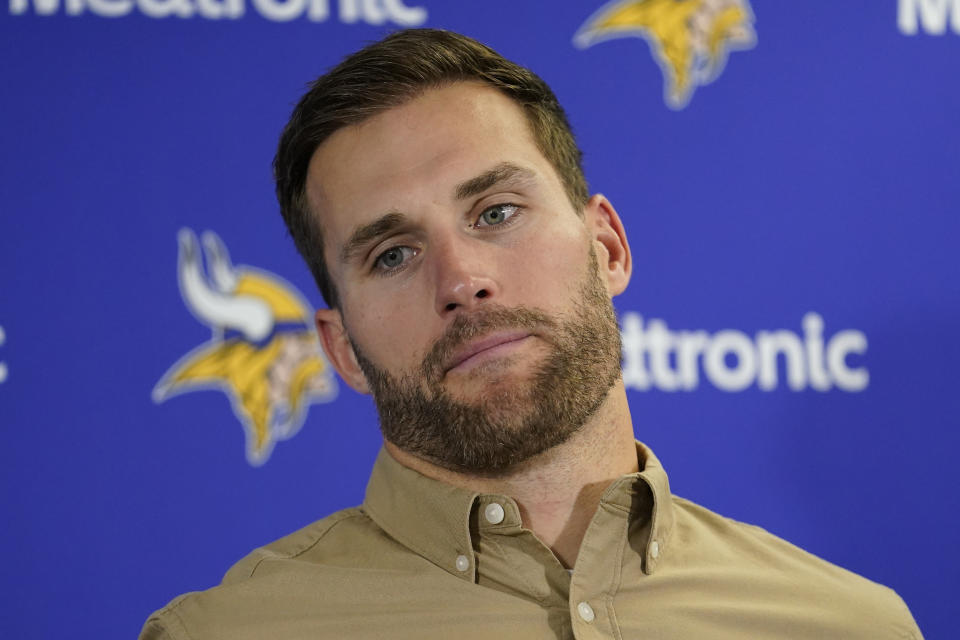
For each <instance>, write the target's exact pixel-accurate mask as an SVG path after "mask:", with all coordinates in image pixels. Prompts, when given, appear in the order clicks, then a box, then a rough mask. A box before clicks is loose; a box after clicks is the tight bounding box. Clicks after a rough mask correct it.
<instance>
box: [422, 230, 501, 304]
mask: <svg viewBox="0 0 960 640" xmlns="http://www.w3.org/2000/svg"><path fill="white" fill-rule="evenodd" d="M433 253H434V255H433V258H434V261H435V265H434V268H435V270H436V280H435V281H436V285H437V291H436V310H437V314H439V315H440V316H448V315H450V314H453V313H456V312H457V311H458V310H459V311H464V310H471V309H475V308H477V306H478V305H480V304H481V303H483V302H484V301H487V300H491V299H494V298H496V297H497V296H498V295H499V292H500V289H499V287H498V285H497V282H496V280H495V278H494V277H493V269H494V265H493V262H492V261H491V260H484V259H483V256H481V255H478V254H477V252H476V250H475V248H470V247H467V246H465V245H464V244H461V243H450V244H446V246H442V247H441V246H434V252H433Z"/></svg>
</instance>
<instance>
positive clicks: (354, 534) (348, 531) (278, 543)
mask: <svg viewBox="0 0 960 640" xmlns="http://www.w3.org/2000/svg"><path fill="white" fill-rule="evenodd" d="M379 534H380V529H379V527H377V526H376V525H375V524H374V523H373V522H372V521H371V520H370V517H369V516H368V515H367V514H366V513H364V511H363V509H361V508H360V507H351V508H349V509H343V510H341V511H336V512H334V513H331V514H330V515H328V516H327V517H325V518H322V519H320V520H317V521H316V522H313V523H311V524H308V525H307V526H305V527H303V528H302V529H298V530H296V531H294V532H293V533H289V534H287V535H285V536H283V537H282V538H279V539H277V540H274V541H273V542H271V543H269V544H266V545H264V546H262V547H258V548H256V549H254V550H253V551H251V552H250V553H248V554H247V555H246V556H244V557H243V558H241V559H240V560H239V561H238V562H237V563H236V564H234V565H233V566H232V567H230V569H229V570H228V571H227V573H226V575H224V577H223V582H222V583H221V584H223V585H229V584H234V583H237V582H240V581H242V580H246V579H248V578H251V577H253V576H254V575H255V574H256V573H257V572H258V571H261V570H263V569H264V568H265V567H264V565H269V564H271V563H283V562H286V561H296V560H297V559H303V560H305V561H310V560H320V559H321V557H318V556H323V555H324V554H325V553H326V552H329V551H331V549H330V547H337V546H339V545H338V544H337V543H338V542H340V541H341V540H343V539H345V538H350V539H352V540H353V542H354V544H356V543H362V540H364V539H365V538H370V537H372V538H376V537H378V536H379ZM358 537H359V538H358Z"/></svg>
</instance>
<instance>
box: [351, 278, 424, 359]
mask: <svg viewBox="0 0 960 640" xmlns="http://www.w3.org/2000/svg"><path fill="white" fill-rule="evenodd" d="M414 307H415V305H414V304H412V303H411V300H410V297H409V296H399V295H398V296H390V295H381V296H377V302H376V304H374V303H371V302H370V301H368V300H358V299H355V298H354V299H350V300H349V301H345V302H344V308H345V309H348V310H349V311H348V313H347V330H348V331H349V333H350V336H351V338H352V339H353V340H354V341H355V342H356V344H357V346H359V348H360V349H361V350H362V351H363V353H364V355H365V356H366V357H367V358H369V359H370V360H371V361H372V362H373V363H374V364H376V365H377V366H379V367H381V368H386V369H387V370H390V371H396V370H398V369H405V368H408V367H409V363H410V362H411V361H416V359H415V354H412V353H411V350H412V349H414V348H415V346H416V345H421V344H423V343H424V342H425V341H426V340H427V337H426V336H427V335H428V327H427V323H426V322H424V318H425V316H426V314H424V313H423V312H422V310H419V309H416V308H414Z"/></svg>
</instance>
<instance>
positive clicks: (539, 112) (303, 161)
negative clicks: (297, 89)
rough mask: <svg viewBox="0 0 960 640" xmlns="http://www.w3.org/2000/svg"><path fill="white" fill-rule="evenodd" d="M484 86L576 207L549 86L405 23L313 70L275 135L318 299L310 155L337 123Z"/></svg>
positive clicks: (568, 133) (577, 193) (327, 287)
mask: <svg viewBox="0 0 960 640" xmlns="http://www.w3.org/2000/svg"><path fill="white" fill-rule="evenodd" d="M469 80H474V81H479V82H482V83H485V84H487V85H490V86H492V87H494V88H496V89H498V90H500V91H502V92H503V93H504V94H506V95H507V96H508V97H510V98H512V99H513V100H514V101H516V102H517V104H519V105H520V106H521V107H522V108H523V111H524V114H525V115H526V118H527V122H528V123H529V125H530V129H531V131H532V133H533V138H534V140H535V141H536V144H537V147H538V148H539V150H540V152H541V153H542V154H543V155H544V157H545V158H546V159H547V160H548V161H549V162H550V163H551V164H552V165H553V167H554V169H555V170H556V171H557V174H558V175H559V176H560V180H561V181H562V183H563V185H564V189H565V190H566V193H567V197H568V198H569V199H570V202H571V203H572V204H573V206H574V209H576V210H577V211H580V210H582V208H583V206H584V204H586V202H587V199H588V197H589V194H588V191H587V182H586V179H585V178H584V176H583V169H582V166H581V157H582V153H581V151H580V149H579V148H578V147H577V143H576V140H574V137H573V131H572V130H571V128H570V123H569V122H568V121H567V116H566V114H565V113H564V111H563V108H562V107H561V106H560V103H559V102H558V101H557V97H556V96H555V95H554V94H553V91H551V89H550V87H549V86H547V83H545V82H544V81H543V80H541V79H540V78H539V77H538V76H537V75H536V74H535V73H533V72H532V71H530V70H529V69H526V68H524V67H522V66H520V65H518V64H516V63H514V62H510V61H509V60H507V59H506V58H504V57H503V56H501V55H500V54H498V53H497V52H496V51H494V50H493V49H490V48H489V47H487V46H485V45H483V44H480V43H479V42H477V41H476V40H473V39H471V38H468V37H466V36H462V35H460V34H457V33H452V32H450V31H441V30H437V29H409V30H405V31H398V32H396V33H393V34H391V35H389V36H387V37H386V38H384V39H383V40H381V41H379V42H376V43H374V44H371V45H369V46H367V47H365V48H363V49H361V50H360V51H357V52H356V53H354V54H352V55H350V56H348V57H347V58H345V59H344V60H343V62H341V63H340V64H339V65H337V66H336V67H334V68H333V69H331V70H330V71H329V72H327V73H326V74H324V75H322V76H320V77H319V78H318V79H317V80H316V81H315V82H314V83H313V84H312V85H311V86H310V90H309V91H308V92H307V93H306V94H305V95H304V96H303V98H301V99H300V102H299V103H298V104H297V106H296V108H294V110H293V114H292V115H291V116H290V121H289V122H288V123H287V126H286V127H285V128H284V130H283V134H282V135H281V136H280V145H279V147H278V149H277V155H276V157H275V158H274V159H273V174H274V179H275V180H276V183H277V199H278V200H279V201H280V212H281V213H282V214H283V219H284V222H286V224H287V229H288V230H289V231H290V235H291V236H293V241H294V243H295V244H296V246H297V250H298V251H299V252H300V255H302V256H303V258H304V260H306V262H307V266H308V267H309V268H310V271H311V272H312V273H313V277H314V279H315V280H316V281H317V286H318V287H319V288H320V293H321V294H322V295H323V299H324V301H325V302H326V303H327V305H328V306H329V307H331V308H336V307H337V306H339V297H338V294H337V290H336V287H335V286H334V284H333V282H332V280H331V279H330V274H329V271H328V270H327V267H326V263H325V262H324V256H323V234H322V229H321V228H320V221H319V218H318V217H317V216H315V215H312V214H311V211H310V207H309V205H308V203H307V196H306V181H307V168H308V166H309V165H310V159H311V158H312V157H313V154H314V152H315V151H316V150H317V148H318V147H319V146H320V145H321V144H323V142H324V141H325V140H326V139H327V138H328V137H329V136H330V135H332V134H333V133H334V132H335V131H337V130H338V129H340V128H342V127H346V126H350V125H353V124H357V123H360V122H362V121H363V120H366V119H367V118H370V117H372V116H374V115H376V114H378V113H380V112H382V111H385V110H387V109H389V108H391V107H395V106H399V105H401V104H403V103H404V102H407V101H408V100H410V99H412V98H414V97H416V96H417V95H419V94H420V93H422V92H423V91H424V90H426V89H430V88H436V87H440V86H443V85H446V84H449V83H451V82H457V81H469Z"/></svg>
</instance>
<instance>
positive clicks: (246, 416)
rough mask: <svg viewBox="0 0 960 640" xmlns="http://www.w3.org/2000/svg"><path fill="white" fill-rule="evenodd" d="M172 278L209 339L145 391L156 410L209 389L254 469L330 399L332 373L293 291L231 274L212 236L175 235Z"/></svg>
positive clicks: (271, 278) (267, 276)
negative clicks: (222, 399) (225, 404)
mask: <svg viewBox="0 0 960 640" xmlns="http://www.w3.org/2000/svg"><path fill="white" fill-rule="evenodd" d="M178 240H179V244H180V252H179V258H178V261H177V279H178V281H179V283H180V293H181V295H182V296H183V301H184V303H185V304H186V306H187V309H189V310H190V312H191V313H192V314H193V315H194V316H195V317H196V318H197V320H199V321H200V322H202V323H203V324H205V325H207V326H208V327H209V328H210V330H211V332H212V336H211V338H210V340H209V341H207V342H205V343H203V344H201V345H200V346H198V347H196V348H195V349H193V350H192V351H190V352H189V353H188V354H186V355H185V356H183V357H182V358H180V360H178V361H177V363H176V364H174V365H173V366H172V367H170V370H169V371H167V373H166V374H164V376H163V378H161V380H160V382H158V383H157V386H156V387H154V389H153V400H154V402H156V403H158V404H159V403H161V402H164V401H165V400H167V399H168V398H171V397H173V396H175V395H179V394H181V393H189V392H191V391H202V390H207V389H214V390H219V391H222V392H223V393H225V394H227V396H228V397H229V398H230V402H231V404H232V406H233V412H234V415H236V417H237V419H238V420H240V424H242V425H243V430H244V433H245V434H246V440H247V460H248V461H249V462H250V464H252V465H261V464H263V463H264V462H266V461H267V458H269V457H270V453H271V452H272V451H273V447H274V445H275V444H276V443H277V442H278V441H280V440H287V439H289V438H291V437H293V436H294V435H296V433H297V431H299V430H300V426H301V425H302V424H303V420H304V418H305V417H306V414H307V406H308V405H309V404H310V403H311V402H330V401H331V400H333V399H334V398H335V397H336V395H337V382H336V380H335V379H334V376H333V370H332V369H331V368H330V365H328V364H327V361H326V360H325V359H324V358H323V356H322V355H321V353H320V344H319V341H318V340H317V336H316V333H315V332H314V330H313V322H312V316H313V313H312V312H311V309H310V306H309V305H308V304H307V303H306V302H305V301H304V299H303V296H302V295H301V294H300V292H299V291H297V290H296V289H295V288H294V287H293V285H291V284H290V283H288V282H286V281H284V280H283V279H281V278H279V277H278V276H276V275H274V274H272V273H269V272H267V271H262V270H260V269H255V268H253V267H246V266H239V267H234V266H233V264H232V263H231V262H230V256H229V255H228V253H227V248H226V247H225V246H224V244H223V242H222V241H221V240H220V238H219V237H218V236H217V235H216V234H215V233H213V232H211V231H207V232H206V233H204V234H203V246H204V250H205V251H204V253H205V254H206V258H207V272H208V273H209V276H207V275H204V273H203V265H202V262H201V255H200V248H199V244H198V242H197V237H196V236H195V235H194V233H193V231H191V230H189V229H181V230H180V233H179V236H178Z"/></svg>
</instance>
